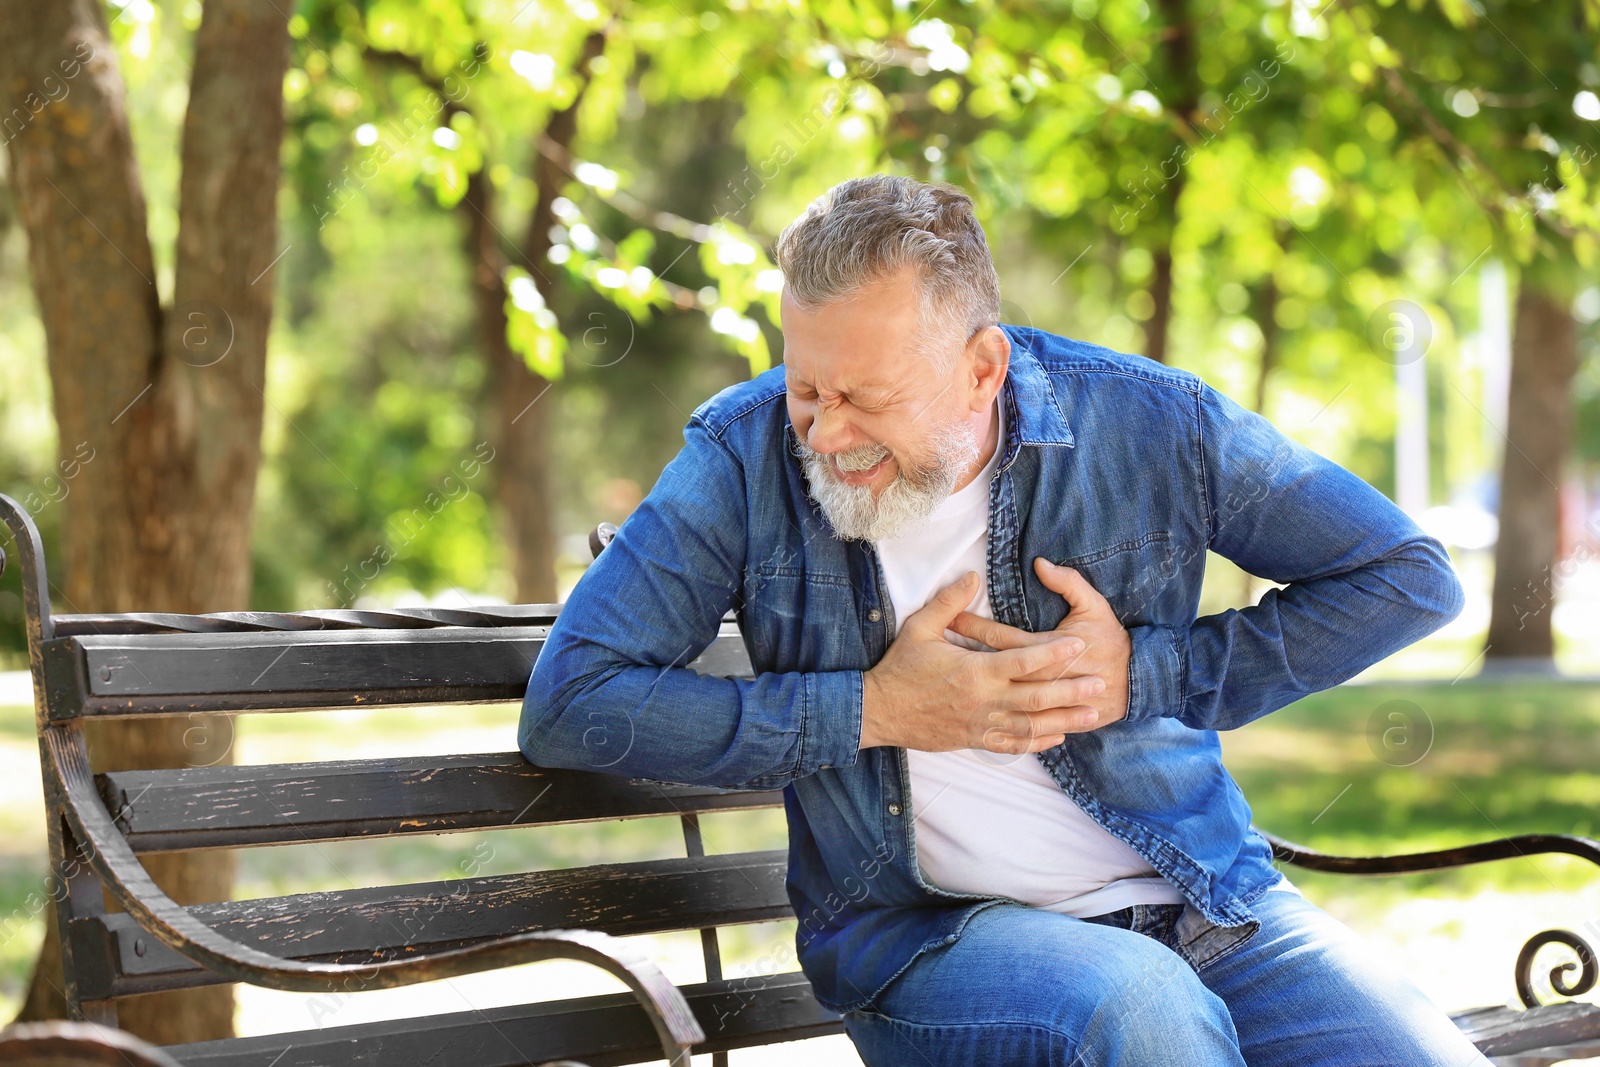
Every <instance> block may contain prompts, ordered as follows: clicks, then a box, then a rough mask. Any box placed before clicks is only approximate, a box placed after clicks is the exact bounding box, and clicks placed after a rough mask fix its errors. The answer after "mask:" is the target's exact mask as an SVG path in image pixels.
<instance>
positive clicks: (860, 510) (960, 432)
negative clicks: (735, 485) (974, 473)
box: [794, 420, 998, 541]
mask: <svg viewBox="0 0 1600 1067" xmlns="http://www.w3.org/2000/svg"><path fill="white" fill-rule="evenodd" d="M929 446H930V451H931V452H932V454H933V456H934V461H933V463H932V464H931V465H930V466H927V467H921V468H910V467H908V466H907V465H904V464H902V465H901V467H900V469H899V470H898V471H896V472H895V477H894V481H892V482H890V483H889V484H888V485H886V486H884V487H883V489H882V490H881V491H879V492H878V494H877V495H876V496H874V495H873V489H872V486H870V485H849V484H847V483H845V482H841V481H840V480H839V479H838V478H837V477H836V476H835V475H834V470H833V463H832V456H831V455H824V454H823V453H821V452H817V451H815V450H813V449H812V448H811V446H810V445H808V444H806V443H805V442H804V441H802V440H801V439H800V437H799V435H795V437H794V452H795V455H797V456H799V457H800V461H801V462H802V463H803V464H804V465H805V471H806V477H807V479H809V481H810V494H811V499H813V500H815V501H816V502H817V504H818V505H819V506H820V507H821V508H822V513H823V514H824V515H826V516H827V518H828V522H829V523H831V524H832V525H833V530H834V536H835V537H837V538H839V539H840V540H847V541H848V540H864V541H884V540H888V539H890V538H893V537H899V536H901V535H903V534H907V533H911V532H912V531H914V530H916V529H917V528H919V527H921V526H922V525H923V524H924V523H926V522H927V520H928V517H929V516H930V515H932V514H933V511H934V509H935V508H937V507H938V506H939V505H940V504H941V503H942V502H943V501H944V500H945V498H946V497H948V496H949V495H950V494H951V492H953V491H954V490H955V487H956V482H958V481H959V480H960V479H961V475H962V474H963V473H964V472H965V471H966V469H967V468H968V467H970V466H972V464H973V462H974V461H975V460H976V459H977V458H978V456H979V455H980V454H981V453H982V452H983V446H982V444H981V443H980V442H979V440H978V435H977V434H976V433H975V432H974V431H973V429H972V426H971V424H970V423H968V422H966V421H965V420H958V421H957V422H956V423H954V424H952V425H950V426H946V427H944V428H942V429H940V430H938V431H936V432H935V433H934V434H933V436H932V438H931V440H930V441H929ZM997 447H998V446H997ZM889 454H890V452H889V450H888V449H887V448H885V447H883V446H882V445H862V446H861V447H859V448H853V449H851V450H850V451H848V452H841V453H838V458H839V463H840V466H841V467H843V468H844V469H845V470H851V471H856V470H866V469H868V468H869V467H871V466H872V465H873V464H875V463H877V462H878V461H879V460H881V459H883V458H884V457H886V456H888V455H889Z"/></svg>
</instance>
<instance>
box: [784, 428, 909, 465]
mask: <svg viewBox="0 0 1600 1067" xmlns="http://www.w3.org/2000/svg"><path fill="white" fill-rule="evenodd" d="M794 453H795V455H797V456H799V457H800V458H801V459H802V460H805V461H806V462H807V463H808V464H822V465H826V464H827V463H828V461H829V460H830V459H831V460H832V461H833V462H834V463H836V464H838V466H839V469H840V470H843V471H864V470H869V469H871V468H872V467H874V466H876V465H877V464H879V463H881V462H883V461H884V460H885V459H888V458H889V457H890V456H892V455H893V454H894V453H893V452H892V451H891V450H890V449H889V448H888V447H887V446H885V445H880V444H869V445H857V446H856V447H855V448H851V449H846V450H845V451H843V452H833V453H824V452H818V451H817V450H815V449H814V448H812V447H811V446H810V445H808V444H806V443H805V442H804V441H802V440H800V438H799V437H798V436H796V437H795V438H794Z"/></svg>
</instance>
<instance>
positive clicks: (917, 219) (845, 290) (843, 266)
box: [774, 174, 1000, 371]
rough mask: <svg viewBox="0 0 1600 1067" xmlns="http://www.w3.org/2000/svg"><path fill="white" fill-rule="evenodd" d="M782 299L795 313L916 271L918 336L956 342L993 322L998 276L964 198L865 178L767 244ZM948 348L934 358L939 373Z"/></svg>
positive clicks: (920, 341)
mask: <svg viewBox="0 0 1600 1067" xmlns="http://www.w3.org/2000/svg"><path fill="white" fill-rule="evenodd" d="M774 252H775V255H776V258H777V261H778V268H779V269H780V270H781V271H782V272H783V284H784V286H785V287H786V288H787V289H788V291H789V297H790V299H791V300H793V301H794V303H795V304H796V305H797V306H798V307H800V308H801V309H802V310H804V311H813V310H815V309H816V308H818V307H822V306H825V305H827V304H831V303H834V302H836V301H839V300H843V299H846V298H848V297H850V296H852V295H854V294H855V293H856V292H857V291H859V290H860V289H862V288H863V287H865V286H867V285H870V284H871V283H873V282H875V281H877V280H879V279H880V278H882V277H883V276H884V275H886V274H892V273H894V272H896V271H898V270H900V269H902V268H904V267H912V268H914V269H915V271H916V277H917V282H918V284H917V296H918V318H919V321H920V324H921V327H922V330H921V333H922V336H921V337H919V338H917V339H916V341H915V342H914V343H915V344H916V346H917V347H918V348H919V349H921V350H922V351H923V352H925V353H931V351H932V350H933V349H934V348H935V347H936V345H937V342H940V341H949V340H952V338H951V336H950V335H952V334H953V333H955V332H956V330H957V329H961V330H962V333H961V337H960V338H959V339H958V340H961V341H965V340H967V339H968V338H970V337H971V336H972V335H973V334H974V333H975V332H977V331H978V330H979V329H981V328H983V327H985V326H995V325H998V324H999V322H1000V277H999V275H998V274H996V273H995V269H994V260H993V258H992V257H991V256H990V254H989V243H988V241H987V240H985V238H984V235H983V227H982V226H980V225H979V224H978V218H977V216H976V215H975V214H974V213H973V210H972V198H971V197H970V196H968V195H967V194H966V192H965V191H964V190H962V189H960V188H958V187H956V186H954V185H949V184H946V183H943V182H921V181H918V180H917V179H915V178H907V177H901V176H897V175H889V174H873V175H871V176H869V177H865V178H851V179H850V180H848V181H843V182H840V183H839V184H838V185H835V186H834V187H833V188H832V189H829V190H828V191H827V192H825V193H823V194H822V195H821V196H819V197H817V198H816V199H815V200H813V201H812V202H811V204H810V205H809V206H808V207H807V208H806V209H805V211H803V212H802V213H801V214H800V217H799V218H797V219H795V220H794V221H793V222H791V223H790V224H789V225H787V226H785V227H784V228H783V232H782V233H780V234H779V235H778V241H777V246H776V248H775V249H774ZM954 361H955V353H954V352H953V351H949V350H948V349H947V350H946V352H944V353H941V354H940V359H939V362H940V364H941V367H940V369H941V370H943V371H948V370H949V369H950V367H951V366H953V365H954Z"/></svg>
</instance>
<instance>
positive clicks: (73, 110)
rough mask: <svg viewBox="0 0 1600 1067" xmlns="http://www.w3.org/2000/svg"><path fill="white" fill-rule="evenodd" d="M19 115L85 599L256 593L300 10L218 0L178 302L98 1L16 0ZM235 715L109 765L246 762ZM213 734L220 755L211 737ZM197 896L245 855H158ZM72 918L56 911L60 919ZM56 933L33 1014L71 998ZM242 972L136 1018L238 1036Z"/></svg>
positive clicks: (114, 732)
mask: <svg viewBox="0 0 1600 1067" xmlns="http://www.w3.org/2000/svg"><path fill="white" fill-rule="evenodd" d="M0 23H3V24H4V25H5V27H6V32H5V33H4V34H3V35H0V114H4V115H6V116H9V117H10V118H11V119H13V120H16V121H17V122H18V124H19V126H18V128H17V129H16V131H15V132H14V133H13V132H12V131H11V130H9V129H8V131H7V132H8V135H9V140H8V149H9V156H10V163H11V174H12V181H13V184H14V189H15V197H16V201H17V206H18V215H19V217H20V218H21V220H22V223H23V226H24V227H25V229H26V231H27V235H28V247H29V264H30V267H31V274H32V284H33V290H34V293H35V296H36V298H37V300H38V304H39V313H40V318H41V319H42V321H43V324H44V330H45V338H46V345H47V352H48V362H49V367H50V377H51V384H52V393H53V396H52V403H53V408H54V412H55V418H56V423H57V426H58V428H59V439H60V442H61V451H62V453H63V454H64V455H70V454H71V453H72V452H73V450H74V449H75V447H76V446H77V445H78V444H79V443H80V442H87V443H88V444H89V446H90V447H92V448H93V449H94V452H95V456H96V458H95V460H94V461H93V462H92V463H88V464H86V465H84V467H83V469H82V471H81V474H80V475H79V478H80V481H79V484H78V486H77V491H76V492H74V493H73V494H71V496H69V497H68V498H67V500H66V501H65V502H64V505H63V506H64V507H65V508H66V509H67V516H68V521H66V522H65V523H64V535H63V546H64V552H63V566H62V567H61V568H60V569H59V570H58V572H57V574H58V576H60V575H62V574H64V576H65V580H64V582H63V583H62V584H59V585H57V586H56V589H55V594H56V596H57V597H58V598H59V601H60V605H61V607H63V608H64V609H65V610H68V611H75V612H120V611H152V610H153V611H175V612H201V611H221V610H239V609H245V608H247V607H248V606H249V603H248V600H249V579H250V565H249V564H250V530H251V519H252V510H253V507H252V506H253V500H254V494H255V483H256V472H257V467H258V464H259V459H260V433H261V419H262V405H263V398H264V394H263V392H262V390H263V386H264V381H265V380H264V369H265V362H266V346H267V330H268V324H269V322H270V319H271V311H272V292H273V288H272V268H273V265H274V263H275V261H276V257H277V255H278V249H277V248H276V247H275V244H274V241H275V235H276V224H277V208H276V197H277V191H278V177H279V148H280V142H281V135H282V127H283V95H282V85H283V76H284V70H285V64H286V62H287V55H288V52H287V32H286V16H285V15H284V14H283V12H282V10H281V8H279V7H278V6H276V5H273V4H262V3H256V2H253V0H208V2H207V3H206V5H205V7H204V13H203V16H202V19H201V22H200V26H199V29H198V32H197V33H196V36H195V43H194V61H193V67H192V74H191V80H190V91H189V103H188V108H187V112H186V116H185V121H184V127H183V136H182V151H181V166H182V179H181V188H180V197H179V205H178V236H177V244H176V249H175V253H174V262H173V275H172V276H173V293H172V299H171V301H170V302H168V303H163V301H162V299H161V296H160V293H159V288H158V285H157V277H156V266H155V256H154V254H153V251H152V245H151V239H150V236H149V234H148V232H147V228H146V202H145V195H144V191H143V188H142V185H141V181H140V175H139V168H138V164H137V161H136V159H135V157H134V146H133V142H132V136H131V133H130V130H129V124H128V116H127V109H126V106H125V100H124V97H125V90H124V85H123V81H122V77H121V74H120V71H119V68H118V64H117V60H116V56H115V52H114V50H113V46H112V42H111V39H110V35H109V28H108V25H107V22H106V18H105V14H104V11H103V9H102V7H101V5H100V4H98V3H96V2H94V0H61V2H60V3H51V4H35V3H30V2H28V0H4V2H3V3H0ZM229 730H230V726H229V724H228V723H227V722H226V721H225V720H218V719H216V718H215V717H201V718H199V719H196V720H156V721H151V722H133V723H119V724H115V725H112V726H106V727H103V728H101V729H98V730H96V731H94V732H93V733H92V734H91V751H92V752H93V755H94V760H95V764H96V767H97V769H100V770H107V769H112V768H136V767H171V766H178V765H182V764H184V763H195V762H197V755H198V756H199V760H200V761H203V762H208V763H209V762H217V761H219V760H221V759H227V758H230V756H229V753H228V751H227V743H226V741H225V740H223V739H224V738H226V737H228V736H230V734H229ZM197 745H198V746H200V748H201V749H203V753H197ZM146 864H147V866H148V868H149V869H150V871H151V874H152V875H153V876H154V877H155V878H156V880H157V882H159V883H160V884H161V885H162V887H163V888H164V889H165V890H166V891H167V892H168V893H170V894H171V895H172V896H173V897H174V898H175V899H177V900H178V901H179V902H198V901H205V900H219V899H226V898H227V896H228V893H229V889H230V885H231V881H232V863H231V860H230V857H229V856H228V854H227V853H215V854H207V855H205V856H202V857H196V856H185V857H178V858H173V857H163V856H154V857H150V858H149V859H147V860H146ZM52 926H53V922H52ZM59 976H60V960H59V955H58V950H57V945H56V940H55V931H54V930H53V929H52V931H51V933H50V935H49V936H48V937H47V940H46V944H45V947H44V949H43V951H42V953H41V956H40V960H39V963H38V964H37V966H36V968H35V973H34V978H33V982H32V985H31V987H30V990H29V993H28V998H27V1001H26V1004H25V1006H24V1009H23V1017H25V1018H41V1017H49V1016H56V1015H59V1014H60V1013H61V1012H62V1010H63V1008H64V1004H63V1002H62V1000H61V994H60V993H59V991H58V990H59V985H60V977H59ZM232 1005H233V998H232V990H231V989H230V988H229V987H227V986H221V987H215V988H211V989H204V990H194V991H187V992H182V993H169V994H155V995H152V996H149V997H143V998H140V999H139V1000H137V1001H134V1002H132V1003H130V1004H129V1005H128V1006H127V1007H125V1008H124V1009H123V1010H122V1013H121V1019H120V1023H121V1025H122V1026H123V1027H124V1028H126V1029H128V1030H131V1031H133V1032H135V1033H138V1034H140V1035H142V1036H144V1037H146V1038H148V1039H150V1040H152V1041H154V1042H156V1043H157V1044H171V1043H176V1042H183V1041H194V1040H203V1039H207V1038H213V1037H219V1036H225V1035H227V1034H230V1033H231V1032H232V1028H233V1018H232V1016H233V1010H232Z"/></svg>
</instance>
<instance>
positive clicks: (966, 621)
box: [950, 611, 1051, 650]
mask: <svg viewBox="0 0 1600 1067" xmlns="http://www.w3.org/2000/svg"><path fill="white" fill-rule="evenodd" d="M950 629H952V630H954V631H955V632H956V633H958V634H960V635H961V636H962V637H970V638H972V639H973V640H974V641H982V642H983V643H984V644H986V645H988V646H989V647H990V648H992V649H996V650H1000V649H1007V648H1026V647H1027V646H1028V645H1037V644H1041V643H1043V642H1045V641H1048V640H1050V639H1051V635H1050V634H1049V633H1043V634H1036V633H1030V632H1029V631H1027V630H1020V629H1018V628H1017V627H1015V626H1007V625H1006V624H1005V623H1003V622H997V621H995V620H994V619H986V618H984V617H983V616H982V615H974V614H973V613H972V612H970V611H961V612H958V613H957V614H956V617H955V619H954V620H953V621H952V622H951V623H950Z"/></svg>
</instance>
